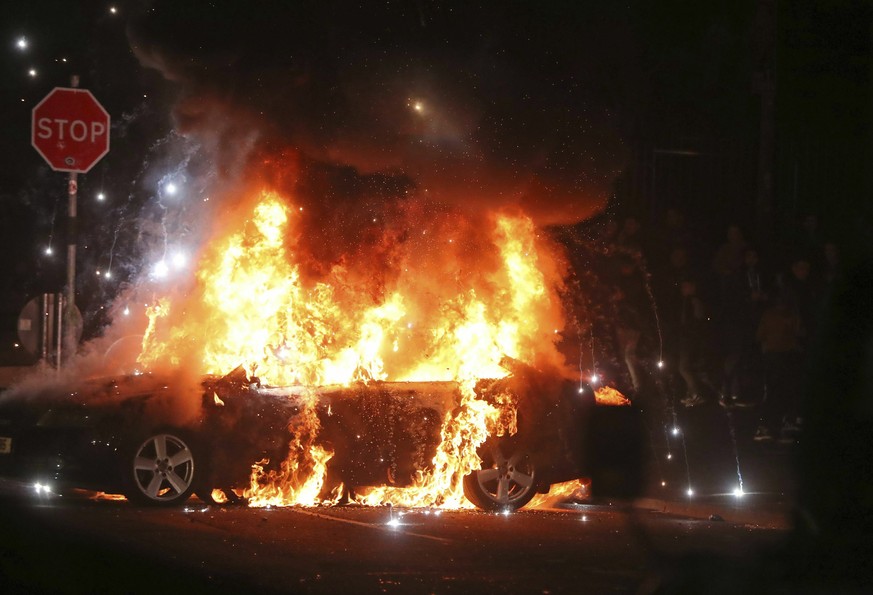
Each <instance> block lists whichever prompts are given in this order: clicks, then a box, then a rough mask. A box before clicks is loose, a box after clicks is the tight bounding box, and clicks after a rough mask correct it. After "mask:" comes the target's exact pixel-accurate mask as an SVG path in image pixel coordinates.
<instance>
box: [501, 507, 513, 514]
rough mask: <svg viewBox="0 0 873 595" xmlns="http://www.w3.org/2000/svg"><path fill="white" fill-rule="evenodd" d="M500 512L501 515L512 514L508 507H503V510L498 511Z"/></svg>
mask: <svg viewBox="0 0 873 595" xmlns="http://www.w3.org/2000/svg"><path fill="white" fill-rule="evenodd" d="M500 514H502V515H503V516H509V515H511V514H512V511H511V510H509V509H508V508H506V509H504V510H503V512H502V513H500Z"/></svg>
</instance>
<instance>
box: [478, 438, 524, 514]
mask: <svg viewBox="0 0 873 595" xmlns="http://www.w3.org/2000/svg"><path fill="white" fill-rule="evenodd" d="M479 452H480V456H481V457H482V469H480V470H478V471H473V472H472V473H471V474H470V475H468V476H467V477H465V478H464V495H465V496H467V499H468V500H469V501H470V502H472V503H473V504H475V505H476V506H478V507H479V508H482V509H483V510H489V511H494V510H499V511H512V510H517V509H519V508H521V507H522V506H524V505H525V504H527V503H528V502H530V501H531V498H533V497H534V495H536V492H537V479H538V478H537V469H536V464H535V462H534V460H533V459H532V458H531V456H530V453H529V452H528V451H527V449H526V448H524V447H523V446H522V445H521V444H519V443H518V442H517V441H516V440H513V439H512V438H490V439H489V440H488V441H487V442H486V443H485V445H484V447H483V448H482V449H480V451H479Z"/></svg>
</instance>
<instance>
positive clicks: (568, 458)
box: [0, 363, 632, 511]
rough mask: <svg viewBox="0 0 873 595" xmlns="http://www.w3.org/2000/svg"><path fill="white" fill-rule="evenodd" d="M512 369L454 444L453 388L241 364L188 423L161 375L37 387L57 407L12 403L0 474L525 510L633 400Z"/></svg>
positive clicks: (272, 501) (215, 492)
mask: <svg viewBox="0 0 873 595" xmlns="http://www.w3.org/2000/svg"><path fill="white" fill-rule="evenodd" d="M514 365H515V367H516V371H515V373H514V374H512V375H510V376H507V377H504V378H502V379H496V380H493V379H491V380H482V381H480V382H479V383H477V385H476V387H475V389H474V392H475V394H476V396H477V399H478V400H480V401H481V402H483V403H489V404H490V405H491V406H493V407H495V408H496V409H497V410H498V411H500V416H499V421H498V425H499V426H500V429H495V433H494V434H493V435H491V436H489V437H485V438H481V439H480V437H477V436H471V435H465V433H464V432H460V433H457V434H455V435H453V438H455V440H456V443H455V444H453V445H452V446H451V447H447V446H446V440H445V434H446V433H447V432H449V433H451V432H453V430H454V428H455V426H457V424H458V423H460V422H459V421H458V420H459V418H460V417H461V416H463V415H464V412H463V408H464V406H463V400H464V398H463V395H462V391H461V389H460V386H459V385H458V383H455V382H371V383H367V384H364V383H358V384H354V385H351V386H336V385H334V386H323V387H317V388H304V387H299V386H297V387H264V386H261V385H259V383H258V382H257V379H251V378H249V377H247V375H246V374H245V372H244V371H243V370H242V369H241V368H239V369H237V370H235V371H234V372H232V373H231V374H229V375H227V376H225V377H221V378H217V377H209V378H206V379H205V380H204V381H203V383H202V388H203V393H202V401H203V409H202V411H201V414H200V415H199V416H197V418H196V419H194V420H191V421H190V422H188V423H184V424H180V423H178V420H177V419H175V417H174V416H175V413H174V411H173V408H172V407H171V406H169V407H168V404H170V403H172V401H173V399H174V391H175V387H174V386H173V385H172V384H170V383H168V382H167V381H166V379H160V378H156V377H152V376H149V375H143V376H129V377H122V378H119V379H115V380H106V379H101V380H94V381H89V382H86V383H84V384H83V385H82V386H80V387H78V388H77V389H76V390H75V391H74V392H73V394H69V393H64V394H56V395H49V394H43V395H41V396H40V399H39V401H40V402H43V403H47V404H49V407H48V409H45V410H44V411H42V412H41V413H39V414H38V415H37V414H36V413H35V411H36V409H34V407H33V404H32V403H30V404H28V406H27V407H20V408H19V409H18V412H19V415H18V417H17V418H15V419H14V420H12V418H11V417H10V411H11V410H12V411H14V408H12V409H10V407H9V406H8V405H9V403H6V405H7V407H5V408H4V409H3V414H4V417H5V418H6V419H5V421H4V430H5V433H11V434H12V436H10V437H8V440H9V441H10V443H11V445H12V448H11V449H10V452H9V453H8V454H7V455H5V456H4V457H3V458H0V470H2V472H3V474H4V475H13V476H17V477H19V478H26V479H29V480H34V481H36V484H35V485H40V486H48V485H52V486H69V487H79V488H87V489H91V490H95V491H98V490H99V491H100V492H108V493H123V494H124V495H125V496H127V498H128V499H130V500H132V501H135V502H139V503H144V504H156V505H173V504H180V503H182V502H184V501H186V500H187V499H188V498H189V497H190V496H191V495H192V494H195V493H196V494H197V495H198V496H199V497H200V498H201V499H203V500H206V501H209V502H224V501H227V500H231V501H238V500H241V499H244V500H245V501H246V502H247V503H248V504H249V505H251V506H287V505H309V506H312V505H329V504H338V503H350V502H356V503H360V504H368V505H381V504H389V503H390V504H394V505H398V506H410V507H415V506H435V507H448V508H463V507H470V506H472V505H475V506H477V507H479V508H481V509H484V510H502V511H508V510H515V509H518V508H520V507H522V506H524V505H525V504H527V503H528V502H529V501H530V500H531V499H532V498H533V497H534V496H535V495H536V494H537V493H547V492H548V491H549V488H550V487H551V486H552V485H553V484H558V483H561V482H567V481H570V480H573V479H577V478H580V477H583V476H584V477H588V476H591V475H593V474H594V473H596V472H597V469H596V468H597V464H596V460H597V459H598V458H599V457H598V456H597V455H596V453H594V452H593V451H591V450H590V445H591V444H592V441H591V439H590V435H589V433H590V432H591V431H592V430H594V431H596V426H597V422H596V421H595V420H596V419H597V415H598V412H599V411H601V410H605V409H622V410H624V411H625V412H626V415H629V414H632V409H631V408H630V407H622V408H615V407H608V406H603V405H598V404H597V403H596V399H595V397H594V393H593V392H592V391H591V389H590V387H588V386H583V387H580V386H579V385H578V384H573V383H570V382H565V381H555V380H553V379H550V378H545V377H543V376H542V375H541V374H539V373H538V372H536V371H534V370H532V369H530V368H527V367H526V366H523V365H521V364H518V363H515V364H514ZM49 392H51V391H49ZM25 412H26V414H25ZM12 417H14V416H12ZM458 437H459V438H460V440H461V441H464V440H469V441H474V440H475V441H477V442H478V443H479V445H478V447H477V448H473V449H472V452H473V453H474V455H473V456H472V457H470V460H468V461H459V460H454V459H453V458H452V457H456V456H463V453H465V452H468V451H469V450H470V449H469V448H467V446H465V445H463V444H460V443H457V439H458ZM449 442H450V443H451V442H452V441H451V440H450V441H449ZM480 461H481V463H480ZM592 472H593V473H592Z"/></svg>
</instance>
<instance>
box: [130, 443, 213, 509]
mask: <svg viewBox="0 0 873 595" xmlns="http://www.w3.org/2000/svg"><path fill="white" fill-rule="evenodd" d="M196 460H197V456H196V452H195V450H194V449H193V448H192V447H191V441H190V440H189V439H188V438H186V437H185V435H184V434H183V433H181V432H179V431H177V430H166V431H159V432H155V433H153V434H151V435H150V436H149V437H148V438H146V439H145V440H143V441H142V442H141V443H139V445H138V446H136V447H135V448H133V449H131V450H130V451H129V454H128V456H127V458H126V460H125V466H126V467H125V481H126V483H127V485H128V487H127V489H126V490H125V496H127V499H128V500H132V501H134V502H138V503H140V504H149V505H154V506H172V505H177V504H182V503H183V502H185V501H186V500H187V499H188V498H189V497H190V496H191V494H192V493H193V492H194V490H195V482H196V480H197V479H198V477H199V476H198V472H199V471H200V469H199V468H198V467H197V466H195V461H196Z"/></svg>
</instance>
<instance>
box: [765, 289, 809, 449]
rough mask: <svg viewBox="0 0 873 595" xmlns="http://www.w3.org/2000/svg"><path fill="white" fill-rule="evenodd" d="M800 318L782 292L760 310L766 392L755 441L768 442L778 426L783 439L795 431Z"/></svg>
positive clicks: (798, 377) (800, 351) (800, 362)
mask: <svg viewBox="0 0 873 595" xmlns="http://www.w3.org/2000/svg"><path fill="white" fill-rule="evenodd" d="M800 336H801V328H800V318H799V316H798V315H797V308H796V307H795V305H794V304H793V303H792V299H791V296H790V294H787V293H784V292H783V293H782V294H780V295H779V297H777V298H776V300H775V301H774V302H773V304H772V305H771V306H770V307H769V308H767V309H766V310H765V311H764V314H763V315H762V316H761V323H760V324H759V325H758V332H757V338H758V341H759V342H760V343H761V352H762V353H763V356H764V369H765V374H766V376H765V377H766V381H765V382H766V384H765V386H766V393H765V397H764V404H763V408H762V411H761V423H760V425H759V426H758V430H757V432H756V434H755V440H756V441H763V440H772V439H773V436H774V434H775V431H776V429H777V428H778V427H780V426H781V430H782V434H783V437H788V435H789V434H790V433H792V432H796V430H797V426H796V425H795V421H796V420H797V411H798V410H797V395H798V393H799V391H800V388H801V381H800V377H801V374H802V371H803V352H802V350H801V345H800V340H799V339H800Z"/></svg>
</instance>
